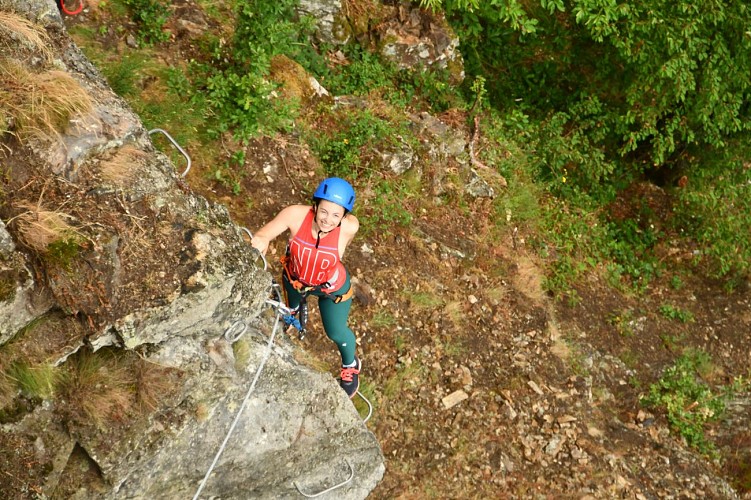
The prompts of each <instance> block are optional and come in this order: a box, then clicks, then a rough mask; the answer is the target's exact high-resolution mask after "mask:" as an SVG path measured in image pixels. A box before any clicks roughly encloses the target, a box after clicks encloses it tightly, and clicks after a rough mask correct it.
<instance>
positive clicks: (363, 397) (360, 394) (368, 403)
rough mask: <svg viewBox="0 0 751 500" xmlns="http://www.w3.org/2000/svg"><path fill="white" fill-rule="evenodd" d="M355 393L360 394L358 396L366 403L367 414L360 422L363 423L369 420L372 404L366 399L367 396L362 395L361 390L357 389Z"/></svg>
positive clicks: (371, 413)
mask: <svg viewBox="0 0 751 500" xmlns="http://www.w3.org/2000/svg"><path fill="white" fill-rule="evenodd" d="M357 395H358V396H360V398H362V400H363V401H365V403H366V404H367V405H368V416H367V417H365V418H364V419H363V420H362V423H363V424H364V423H365V422H367V421H368V420H370V417H371V416H372V415H373V405H372V404H370V401H368V398H366V397H365V396H363V394H362V392H360V391H357Z"/></svg>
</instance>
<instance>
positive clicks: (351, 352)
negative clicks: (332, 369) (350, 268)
mask: <svg viewBox="0 0 751 500" xmlns="http://www.w3.org/2000/svg"><path fill="white" fill-rule="evenodd" d="M283 281H284V290H285V291H286V292H287V305H288V306H289V307H291V308H293V309H294V308H296V307H297V306H298V305H300V299H301V298H302V296H301V295H300V292H298V291H297V290H295V288H294V287H293V286H292V285H291V284H290V283H289V281H288V280H287V276H286V274H285V276H284V280H283ZM350 286H351V285H350V282H349V272H347V279H346V280H345V282H344V284H343V285H342V287H341V288H340V289H339V290H337V292H336V293H334V294H333V296H337V295H344V294H345V293H347V291H349V287H350ZM309 295H315V296H316V297H318V310H319V311H320V312H321V321H322V322H323V329H324V330H325V331H326V336H328V338H330V339H331V340H332V341H334V343H336V345H337V347H339V354H341V356H342V365H349V364H352V363H353V362H354V361H355V334H354V333H353V332H352V330H351V329H350V328H349V325H348V324H347V322H348V320H349V309H350V308H351V307H352V298H349V299H347V300H343V301H341V302H339V303H338V304H337V303H335V302H334V301H333V300H331V298H330V297H331V296H330V295H328V294H326V293H324V292H318V291H315V292H310V293H309Z"/></svg>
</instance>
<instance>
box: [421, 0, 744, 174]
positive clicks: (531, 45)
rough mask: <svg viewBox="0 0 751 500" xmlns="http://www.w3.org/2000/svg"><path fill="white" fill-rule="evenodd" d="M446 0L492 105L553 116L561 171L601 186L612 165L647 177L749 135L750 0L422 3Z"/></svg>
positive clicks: (472, 70) (470, 68)
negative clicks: (649, 170)
mask: <svg viewBox="0 0 751 500" xmlns="http://www.w3.org/2000/svg"><path fill="white" fill-rule="evenodd" d="M441 3H442V5H443V8H444V10H445V11H446V14H447V17H448V19H449V20H450V22H451V23H452V25H453V26H454V28H455V30H456V31H457V33H458V34H459V36H460V38H461V41H462V52H463V54H464V55H465V61H466V64H465V67H466V70H467V73H468V75H470V76H473V75H482V76H485V77H486V78H487V81H488V91H489V97H490V99H491V102H492V103H493V104H494V105H495V106H497V107H499V108H500V107H509V106H510V105H512V104H513V103H514V102H515V101H519V102H521V103H522V105H524V106H525V107H526V109H528V110H529V111H530V112H531V113H532V114H534V115H535V116H537V117H541V118H547V117H550V124H549V126H550V127H552V128H550V129H549V130H548V131H547V134H546V136H547V138H548V139H552V138H554V137H557V140H556V141H555V142H556V143H554V144H551V148H552V150H551V151H550V152H549V153H548V155H549V156H550V155H552V158H550V159H552V160H555V161H554V162H553V164H552V165H551V168H552V169H554V170H555V169H560V168H561V167H562V164H563V165H565V164H569V165H567V166H570V165H571V164H573V165H576V168H577V169H582V170H581V172H580V173H581V175H579V176H577V177H578V179H580V180H583V181H585V182H587V183H592V182H598V181H600V180H602V179H607V176H608V175H609V174H618V173H619V172H618V170H619V169H614V168H613V165H612V164H613V162H616V161H619V160H624V163H623V168H624V169H625V170H624V171H626V172H629V171H631V172H637V173H638V172H640V171H642V170H643V169H644V168H646V167H649V166H661V165H664V164H668V163H670V162H671V161H673V160H674V159H675V157H676V156H677V154H678V153H679V152H680V151H683V150H684V149H685V148H686V147H687V146H692V145H696V146H699V147H705V146H710V147H714V148H720V147H724V146H726V145H727V144H728V140H729V139H730V138H732V137H733V136H734V135H736V134H739V133H743V134H746V135H745V136H747V133H748V132H749V130H751V129H750V127H751V120H749V119H748V118H749V113H750V111H749V110H750V109H751V107H750V106H749V100H750V98H751V81H750V80H749V79H748V77H747V75H748V74H749V73H751V50H749V48H751V36H749V35H748V26H749V24H750V23H751V9H749V8H748V7H747V6H746V5H745V4H743V3H742V2H735V3H729V4H722V3H706V2H698V3H697V2H692V1H689V0H679V1H676V2H661V1H656V0H650V1H646V2H635V1H631V2H620V3H616V2H611V3H607V2H606V3H603V2H601V1H599V0H579V1H576V2H572V3H564V2H562V1H561V0H554V1H543V0H541V1H539V2H526V3H524V4H522V3H521V2H517V1H509V2H484V3H483V2H479V1H473V0H444V1H443V2H439V1H424V2H423V4H424V5H429V6H432V7H437V6H438V5H440V4H441ZM582 106H584V109H582ZM580 119H581V120H580ZM564 124H565V126H563V125H564ZM567 143H570V146H567ZM543 146H546V145H545V144H543ZM577 157H580V158H577ZM590 174H594V176H593V177H591V176H590ZM583 187H584V186H583Z"/></svg>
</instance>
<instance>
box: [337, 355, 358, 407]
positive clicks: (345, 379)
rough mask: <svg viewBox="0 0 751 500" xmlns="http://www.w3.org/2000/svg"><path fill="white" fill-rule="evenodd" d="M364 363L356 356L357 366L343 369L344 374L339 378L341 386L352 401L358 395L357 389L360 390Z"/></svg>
mask: <svg viewBox="0 0 751 500" xmlns="http://www.w3.org/2000/svg"><path fill="white" fill-rule="evenodd" d="M361 368H362V363H361V362H360V358H358V357H357V356H355V366H351V367H348V368H345V367H342V374H341V376H340V378H339V385H340V386H341V387H342V389H344V392H346V393H347V396H349V397H350V399H351V398H352V397H353V396H354V395H355V394H357V389H359V388H360V369H361Z"/></svg>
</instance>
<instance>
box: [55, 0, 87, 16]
mask: <svg viewBox="0 0 751 500" xmlns="http://www.w3.org/2000/svg"><path fill="white" fill-rule="evenodd" d="M58 5H60V9H62V11H63V12H65V13H66V14H68V15H69V16H75V15H76V14H78V13H79V12H81V11H82V10H83V0H78V7H76V8H75V9H74V10H68V9H67V7H65V0H59V1H58Z"/></svg>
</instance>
